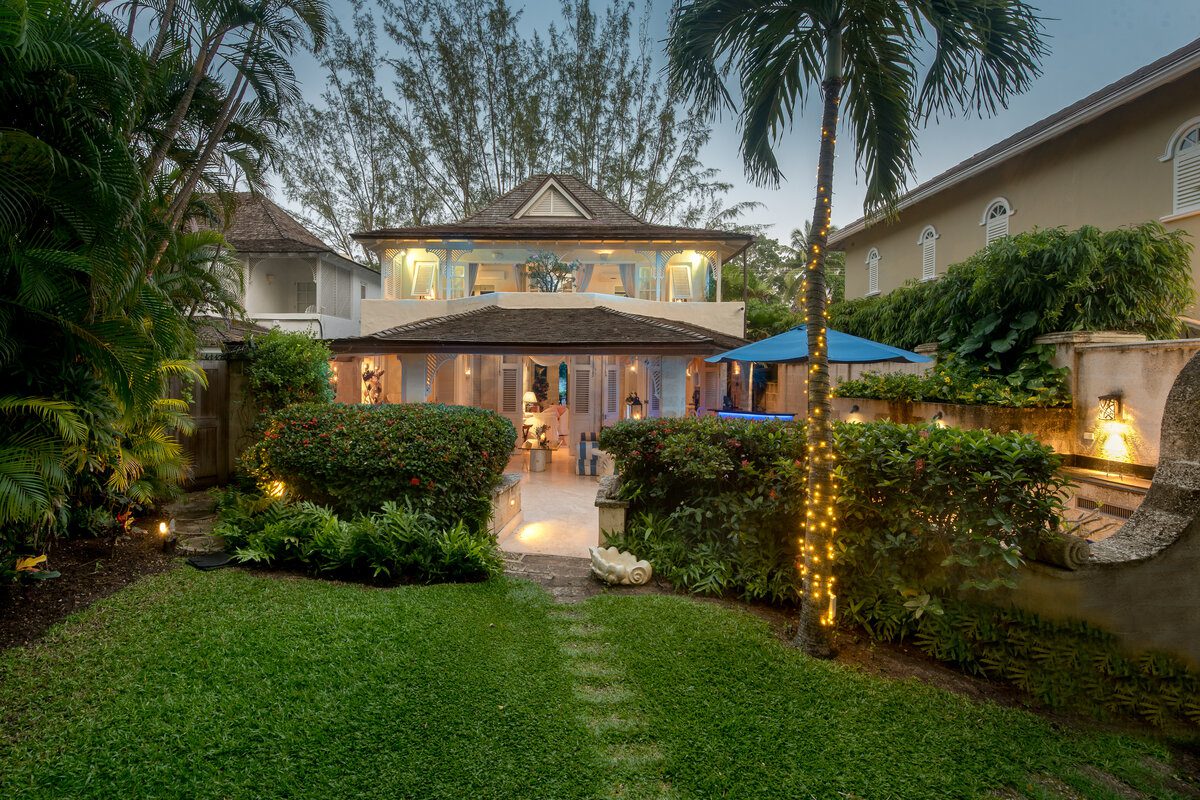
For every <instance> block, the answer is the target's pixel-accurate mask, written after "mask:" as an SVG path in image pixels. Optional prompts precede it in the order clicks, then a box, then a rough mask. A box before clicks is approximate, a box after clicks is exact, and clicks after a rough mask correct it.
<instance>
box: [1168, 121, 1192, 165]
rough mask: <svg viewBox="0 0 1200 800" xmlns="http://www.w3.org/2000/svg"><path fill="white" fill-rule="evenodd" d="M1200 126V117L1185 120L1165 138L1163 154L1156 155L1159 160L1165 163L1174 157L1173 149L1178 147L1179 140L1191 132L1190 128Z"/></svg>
mask: <svg viewBox="0 0 1200 800" xmlns="http://www.w3.org/2000/svg"><path fill="white" fill-rule="evenodd" d="M1197 126H1200V117H1192V118H1191V119H1189V120H1188V121H1187V122H1185V123H1183V124H1182V125H1180V126H1179V127H1178V128H1176V129H1175V132H1174V133H1172V134H1171V138H1170V139H1168V140H1167V149H1166V150H1163V154H1162V155H1161V156H1159V157H1158V160H1159V161H1162V162H1164V163H1166V162H1167V161H1170V160H1171V159H1173V158H1175V150H1176V149H1177V148H1178V147H1179V140H1180V139H1182V138H1183V137H1184V136H1187V135H1188V134H1189V133H1191V132H1192V128H1195V127H1197Z"/></svg>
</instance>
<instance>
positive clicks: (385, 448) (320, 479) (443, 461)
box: [250, 403, 516, 532]
mask: <svg viewBox="0 0 1200 800" xmlns="http://www.w3.org/2000/svg"><path fill="white" fill-rule="evenodd" d="M515 443H516V431H514V430H513V426H512V423H510V422H509V421H508V420H506V419H504V418H503V417H501V416H500V415H498V414H496V413H495V412H492V411H487V410H485V409H481V408H471V407H467V406H445V405H439V404H434V403H420V404H412V405H380V406H374V405H341V404H333V405H326V404H321V403H308V404H300V405H294V406H289V407H288V408H285V409H283V410H282V411H280V412H278V413H276V414H274V415H273V416H272V417H271V419H270V421H269V422H268V424H267V426H266V429H265V431H264V433H263V439H262V441H261V442H259V443H258V444H257V445H256V446H254V447H253V448H252V449H251V451H250V460H251V462H252V464H251V469H252V472H253V474H254V476H255V478H256V479H258V480H259V482H260V484H265V483H266V482H269V481H282V482H283V483H284V484H285V485H286V486H287V487H288V488H289V490H290V491H292V492H293V493H294V494H296V495H297V496H299V497H301V498H303V499H306V500H311V501H313V502H315V503H317V504H319V505H323V506H328V507H330V508H331V509H333V510H334V511H335V512H337V513H338V514H342V515H344V516H353V515H355V514H369V513H372V512H375V511H378V510H379V509H380V508H382V507H383V504H384V503H386V502H389V501H390V502H396V503H402V504H407V505H408V506H409V507H411V508H413V509H415V510H418V511H423V512H425V513H427V514H429V515H430V516H431V517H432V518H433V519H434V520H435V522H436V524H437V525H438V526H439V527H442V528H450V527H453V526H454V525H455V524H457V523H458V522H459V521H460V520H461V521H462V522H463V523H464V524H465V525H466V526H467V528H468V530H470V531H472V532H474V531H480V530H483V529H484V528H485V527H486V526H487V523H488V517H489V516H490V514H491V493H492V490H493V489H494V488H495V487H496V486H497V485H499V483H500V479H501V476H502V475H503V473H504V469H505V467H506V466H507V464H508V459H509V455H510V454H511V452H512V449H513V446H514V445H515Z"/></svg>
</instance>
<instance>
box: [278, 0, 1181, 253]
mask: <svg viewBox="0 0 1200 800" xmlns="http://www.w3.org/2000/svg"><path fill="white" fill-rule="evenodd" d="M332 5H333V7H334V11H335V13H338V14H339V16H342V17H343V18H347V19H348V18H349V16H350V15H349V10H348V8H345V10H344V13H340V12H342V11H343V7H344V6H348V3H346V2H345V0H332ZM512 5H513V6H514V7H520V6H521V5H522V4H521V3H520V0H513V2H512ZM593 5H594V6H599V5H600V4H599V3H595V2H594V3H593ZM639 7H641V5H640V4H639ZM524 8H525V12H526V13H525V16H524V19H523V21H524V22H525V23H529V22H530V21H531V20H545V19H546V18H548V17H556V16H557V8H558V2H557V0H528V1H527V2H525V3H524ZM654 8H655V14H654V20H655V22H654V27H653V29H652V30H651V38H652V39H654V40H656V41H659V42H661V40H662V39H663V38H665V36H666V17H667V9H668V8H669V0H657V2H655V4H654ZM1040 8H1041V12H1042V14H1043V16H1046V17H1054V18H1055V19H1050V20H1048V21H1047V23H1046V30H1047V34H1048V36H1049V46H1050V49H1051V54H1050V56H1049V57H1048V58H1047V59H1046V62H1045V64H1044V74H1043V75H1042V77H1041V78H1040V79H1039V80H1038V81H1037V83H1036V84H1035V85H1034V87H1033V89H1032V90H1031V91H1029V92H1028V93H1026V94H1024V95H1022V96H1020V97H1018V98H1016V99H1015V100H1014V101H1013V102H1012V103H1011V105H1010V106H1009V108H1008V109H1007V110H1005V111H1003V112H1001V113H1000V114H999V115H997V116H996V117H993V118H990V119H979V118H974V117H968V118H957V119H951V120H945V119H943V120H942V121H941V122H937V123H932V124H931V125H930V126H929V127H927V128H925V129H924V130H922V131H921V132H920V133H919V136H918V146H919V148H920V153H919V154H918V156H917V161H916V164H917V180H918V181H922V180H925V179H927V178H929V177H932V176H933V175H936V174H938V173H939V172H941V171H942V170H944V169H946V168H947V167H950V166H952V165H954V164H956V163H958V162H959V161H961V160H963V159H964V158H967V157H968V156H970V155H972V154H974V153H976V152H978V151H980V150H982V149H984V148H986V147H988V146H989V145H991V144H994V143H995V142H997V141H999V140H1001V139H1003V138H1004V137H1006V136H1008V135H1010V134H1012V133H1015V132H1016V131H1018V130H1020V129H1021V128H1023V127H1025V126H1027V125H1029V124H1030V123H1032V122H1035V121H1037V120H1039V119H1041V118H1042V117H1045V116H1047V115H1049V114H1052V113H1053V112H1055V111H1057V110H1058V109H1060V108H1062V107H1064V106H1066V105H1069V104H1070V103H1073V102H1075V101H1076V100H1078V99H1080V98H1082V97H1084V96H1086V95H1087V94H1089V93H1091V92H1093V91H1095V90H1096V89H1099V88H1100V87H1102V86H1104V85H1105V84H1108V83H1111V82H1112V81H1114V80H1117V79H1118V78H1120V77H1122V76H1123V75H1126V74H1127V73H1129V72H1132V71H1133V70H1135V69H1137V68H1138V67H1141V66H1143V65H1145V64H1148V63H1150V62H1151V61H1154V60H1155V59H1157V58H1159V57H1160V56H1163V55H1166V54H1167V53H1169V52H1170V51H1172V50H1174V49H1176V48H1178V47H1180V46H1182V45H1184V44H1186V43H1187V42H1189V41H1191V40H1192V39H1194V38H1196V37H1197V36H1200V0H1153V2H1152V1H1151V0H1045V1H1044V2H1043V3H1041V4H1040ZM539 25H541V23H540V22H539ZM385 42H386V39H385ZM659 47H660V50H661V44H660V45H659ZM297 72H298V74H299V77H300V79H301V81H302V82H303V86H304V90H305V94H306V95H307V96H308V97H309V98H310V99H311V100H316V98H317V95H319V93H320V91H321V88H322V85H323V83H324V76H323V75H322V73H321V71H320V69H319V68H318V67H317V66H316V65H315V64H314V63H312V62H311V60H308V59H306V60H304V61H303V62H302V63H299V64H297ZM1197 90H1198V91H1200V87H1197ZM819 110H820V107H819V105H816V104H810V105H809V106H808V107H807V108H806V110H805V114H804V116H803V117H802V118H800V119H799V120H798V121H797V123H796V125H795V128H794V129H793V130H792V131H791V133H790V134H788V135H787V136H785V138H784V140H783V141H782V142H781V144H780V146H779V154H780V163H781V164H782V165H783V169H784V171H785V174H786V176H787V180H786V182H785V183H784V184H783V185H782V187H781V188H780V189H778V190H768V189H763V188H759V187H755V186H752V185H750V184H748V183H747V181H746V180H745V177H744V173H743V171H742V164H741V159H740V157H739V155H738V132H737V130H736V127H735V125H734V123H733V122H732V121H731V120H729V119H728V118H726V119H724V120H720V121H717V122H716V123H715V124H714V131H713V140H712V142H711V143H710V144H709V146H708V148H707V149H706V151H705V152H704V154H703V158H704V162H705V163H706V164H707V165H710V166H713V167H716V168H718V169H719V170H720V171H721V174H722V177H723V178H724V179H725V180H726V181H728V182H730V183H732V184H733V185H734V189H733V191H732V192H731V193H730V195H729V200H730V201H731V202H732V201H740V200H757V201H759V202H761V203H763V204H764V208H762V209H760V210H759V211H757V212H755V213H754V214H753V215H751V216H749V217H747V218H746V221H747V222H758V223H767V224H769V225H771V226H773V233H774V235H775V236H778V237H780V238H786V237H787V235H788V233H789V231H790V230H791V229H792V228H794V227H798V226H800V225H802V224H803V220H804V219H807V218H808V217H810V216H811V215H812V197H813V192H814V186H813V183H814V178H815V173H816V157H817V156H816V154H817V147H816V145H817V125H818V114H819ZM838 146H839V148H840V150H841V154H840V156H839V157H838V164H837V172H836V178H835V182H834V187H835V193H836V194H835V199H834V210H833V221H834V223H835V224H840V225H844V224H846V223H848V222H851V221H853V220H854V219H857V218H858V217H859V216H861V212H862V199H863V190H862V188H861V186H860V185H859V184H858V181H857V179H856V175H855V170H854V156H853V150H852V144H851V142H850V140H849V138H847V137H845V136H843V137H841V138H840V139H839V141H838ZM277 193H280V194H281V192H280V191H279V187H278V185H277Z"/></svg>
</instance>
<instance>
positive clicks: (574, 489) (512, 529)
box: [499, 447, 600, 558]
mask: <svg viewBox="0 0 1200 800" xmlns="http://www.w3.org/2000/svg"><path fill="white" fill-rule="evenodd" d="M571 455H572V452H571V450H570V449H569V448H566V447H563V448H560V449H559V450H557V451H555V452H554V454H553V456H552V460H551V462H550V465H549V467H548V468H547V469H546V471H545V472H530V471H529V468H528V465H527V461H526V458H527V457H526V454H524V453H519V454H517V455H515V456H513V458H512V460H511V461H510V462H509V465H508V470H507V471H508V472H519V473H520V475H521V514H520V515H519V516H518V517H517V519H516V521H515V523H510V524H509V525H508V526H506V527H505V529H504V530H503V531H501V532H500V537H499V539H500V548H501V549H502V550H506V551H508V552H510V553H539V554H543V555H554V556H574V557H576V558H587V557H588V548H589V547H591V546H592V545H595V544H598V543H599V538H600V514H599V511H598V510H597V508H596V491H597V490H598V489H599V488H600V485H599V481H598V479H597V478H592V477H586V476H579V475H576V474H575V468H574V460H573V459H572V458H571Z"/></svg>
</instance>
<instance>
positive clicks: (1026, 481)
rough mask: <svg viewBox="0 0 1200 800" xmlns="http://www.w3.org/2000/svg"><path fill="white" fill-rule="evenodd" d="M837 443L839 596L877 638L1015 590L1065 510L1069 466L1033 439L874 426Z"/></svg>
mask: <svg viewBox="0 0 1200 800" xmlns="http://www.w3.org/2000/svg"><path fill="white" fill-rule="evenodd" d="M836 439H837V448H838V463H839V466H838V485H839V492H840V496H839V500H838V506H839V513H840V518H841V526H840V530H839V532H838V536H837V538H836V544H837V547H838V548H839V553H838V557H837V565H838V576H839V583H840V585H841V590H840V591H839V593H838V594H839V595H840V596H841V598H842V600H843V603H842V606H843V607H847V608H849V610H850V612H851V614H852V615H855V616H856V618H858V619H860V621H863V622H864V624H865V625H866V626H867V627H868V629H869V630H872V631H873V632H874V631H875V629H876V628H877V627H879V626H890V627H892V628H896V627H902V626H904V625H906V624H909V623H910V621H911V620H913V619H915V618H917V617H919V616H921V615H922V614H924V613H926V612H932V613H940V611H941V598H942V597H944V596H946V595H948V594H952V593H958V592H964V591H970V592H980V591H982V592H986V591H990V590H993V589H996V588H999V587H1002V586H1011V585H1012V584H1013V578H1014V577H1015V573H1016V569H1017V567H1019V566H1020V564H1021V558H1022V554H1023V553H1025V552H1028V551H1029V550H1030V547H1031V545H1032V544H1033V543H1034V541H1035V539H1036V537H1038V536H1040V535H1042V534H1043V533H1044V532H1045V531H1047V530H1049V529H1051V528H1053V527H1056V526H1057V522H1058V520H1059V518H1060V515H1061V513H1062V511H1063V505H1062V498H1061V495H1060V492H1061V490H1062V488H1063V485H1064V481H1063V479H1062V478H1061V477H1060V476H1059V473H1058V469H1059V467H1060V466H1061V459H1060V458H1059V456H1058V455H1057V454H1055V453H1054V451H1053V450H1052V449H1051V448H1050V447H1048V446H1046V445H1043V444H1042V443H1041V442H1039V441H1038V440H1037V439H1035V438H1034V437H1032V436H1029V435H1026V434H1018V433H1009V434H995V433H991V432H989V431H983V430H962V429H959V428H938V427H934V426H928V425H927V426H921V425H895V424H892V423H883V422H876V423H869V424H854V423H845V424H841V425H839V426H837V429H836ZM897 600H899V601H900V602H899V603H897V602H896V601H897ZM869 607H878V608H887V609H890V610H892V611H897V609H898V613H896V614H895V615H891V616H889V615H883V614H881V613H879V612H871V613H870V614H868V613H866V612H865V611H864V610H865V609H867V608H869ZM868 620H869V622H868Z"/></svg>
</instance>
